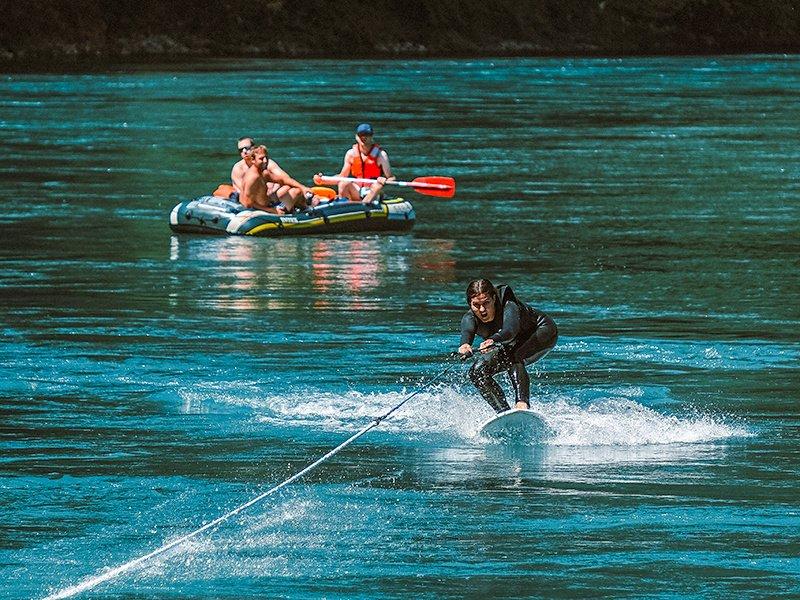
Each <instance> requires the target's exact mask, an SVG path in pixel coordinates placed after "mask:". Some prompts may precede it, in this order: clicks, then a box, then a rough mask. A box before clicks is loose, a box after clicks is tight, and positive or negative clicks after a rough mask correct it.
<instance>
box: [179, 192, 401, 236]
mask: <svg viewBox="0 0 800 600" xmlns="http://www.w3.org/2000/svg"><path fill="white" fill-rule="evenodd" d="M414 219H415V215H414V207H413V206H411V203H410V202H408V201H407V200H403V199H402V198H393V199H386V200H382V201H381V202H380V203H375V204H360V203H350V202H331V203H327V204H322V205H320V206H317V207H315V208H309V209H307V210H304V211H302V212H297V213H293V214H290V215H276V214H273V213H268V212H265V211H263V210H252V209H249V208H245V207H244V206H242V205H241V204H239V203H238V202H236V201H234V200H229V199H227V198H220V197H218V196H201V197H200V198H195V199H194V200H187V201H185V202H181V203H180V204H178V205H177V206H176V207H175V208H173V209H172V212H171V213H170V216H169V226H170V228H171V229H172V230H173V231H176V232H178V233H210V234H221V235H252V236H261V237H275V236H283V235H300V234H321V233H362V232H380V231H409V230H410V229H411V228H412V227H413V226H414Z"/></svg>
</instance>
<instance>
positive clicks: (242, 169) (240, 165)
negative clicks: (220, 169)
mask: <svg viewBox="0 0 800 600" xmlns="http://www.w3.org/2000/svg"><path fill="white" fill-rule="evenodd" d="M245 173H247V165H246V164H244V161H241V160H240V161H239V162H237V163H236V164H235V165H233V168H232V169H231V183H232V184H233V187H234V188H235V189H236V191H237V192H239V193H241V192H242V186H243V185H244V184H243V183H242V181H243V179H244V174H245Z"/></svg>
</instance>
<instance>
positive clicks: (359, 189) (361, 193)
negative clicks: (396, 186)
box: [339, 123, 395, 204]
mask: <svg viewBox="0 0 800 600" xmlns="http://www.w3.org/2000/svg"><path fill="white" fill-rule="evenodd" d="M373 133H374V131H373V130H372V125H370V124H369V123H362V124H361V125H359V126H358V127H356V143H355V144H353V147H352V148H350V150H348V151H347V154H345V155H344V164H343V165H342V170H341V172H340V173H339V176H340V177H358V178H364V179H375V180H377V182H376V183H373V184H372V185H370V184H368V183H361V184H359V183H352V182H348V181H340V182H339V196H340V197H341V198H347V199H348V200H349V201H350V202H363V203H364V204H369V203H370V202H372V201H373V200H375V199H377V198H378V195H379V194H380V192H381V190H382V189H383V184H384V183H386V181H387V180H388V181H393V180H394V179H395V177H394V176H393V175H392V167H391V165H390V164H389V155H388V154H386V150H383V149H381V147H380V146H378V144H376V143H375V142H374V141H373V139H372V135H373Z"/></svg>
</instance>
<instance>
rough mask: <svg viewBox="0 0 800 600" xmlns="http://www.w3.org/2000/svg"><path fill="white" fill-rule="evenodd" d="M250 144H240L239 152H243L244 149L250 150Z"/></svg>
mask: <svg viewBox="0 0 800 600" xmlns="http://www.w3.org/2000/svg"><path fill="white" fill-rule="evenodd" d="M252 147H253V146H252V144H251V145H250V146H242V147H241V148H239V152H244V151H245V150H250V149H251V148H252Z"/></svg>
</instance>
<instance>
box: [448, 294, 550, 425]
mask: <svg viewBox="0 0 800 600" xmlns="http://www.w3.org/2000/svg"><path fill="white" fill-rule="evenodd" d="M466 298H467V305H468V306H469V308H470V309H469V310H468V311H467V313H466V314H465V315H464V316H463V317H462V319H461V345H460V346H459V348H458V353H459V354H460V355H461V356H462V357H464V358H468V357H469V356H472V354H473V350H472V342H473V341H474V340H475V336H476V335H478V336H480V337H482V338H483V342H481V344H480V346H479V348H478V349H479V351H480V355H479V356H478V357H477V359H476V360H475V362H474V363H473V365H472V367H470V370H469V378H470V380H471V381H472V383H473V384H474V385H475V387H476V388H478V391H479V392H480V394H481V396H483V398H484V399H485V400H486V402H488V403H489V406H491V407H492V408H493V409H494V410H495V411H496V412H498V413H501V412H503V411H506V410H510V408H511V407H510V406H509V404H508V401H507V400H506V397H505V394H504V393H503V389H502V388H501V387H500V385H499V384H498V383H497V381H495V380H494V376H495V375H497V374H498V373H500V372H502V371H505V372H506V373H507V374H508V378H509V380H510V381H511V386H512V388H513V389H514V396H515V399H516V405H515V408H530V376H529V375H528V371H527V370H526V369H525V365H526V364H531V363H534V362H536V361H537V360H540V359H541V358H542V357H544V356H545V355H546V354H547V353H548V352H550V350H552V349H553V347H554V346H555V345H556V341H557V340H558V328H557V327H556V323H555V321H553V319H552V318H551V317H549V316H548V315H546V314H545V313H543V312H542V311H540V310H538V309H536V308H533V307H532V306H529V305H527V304H524V303H523V302H521V301H520V300H519V299H517V297H516V295H515V294H514V291H513V290H512V289H511V288H510V287H509V286H508V285H498V286H497V287H495V286H494V285H493V284H492V282H491V281H489V280H488V279H475V280H473V281H471V282H470V283H469V285H468V286H467V292H466Z"/></svg>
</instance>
